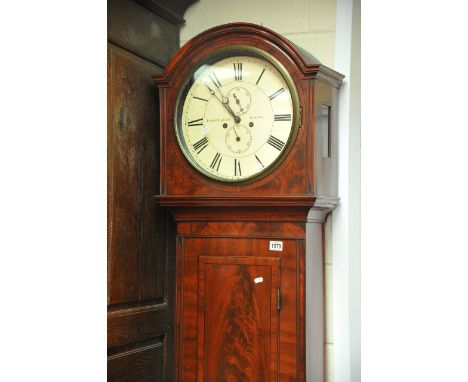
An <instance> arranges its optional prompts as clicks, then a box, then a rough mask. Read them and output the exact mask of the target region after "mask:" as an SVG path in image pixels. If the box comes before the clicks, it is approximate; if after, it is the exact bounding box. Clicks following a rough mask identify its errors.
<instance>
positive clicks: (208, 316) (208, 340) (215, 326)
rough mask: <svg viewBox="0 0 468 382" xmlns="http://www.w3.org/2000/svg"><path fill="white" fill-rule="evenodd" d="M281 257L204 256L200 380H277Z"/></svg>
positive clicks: (199, 342) (200, 304)
mask: <svg viewBox="0 0 468 382" xmlns="http://www.w3.org/2000/svg"><path fill="white" fill-rule="evenodd" d="M279 261H280V260H279V259H278V258H272V257H217V256H200V258H199V300H198V301H199V309H198V381H200V382H201V381H204V382H222V381H225V382H231V381H232V382H235V381H243V382H269V381H271V382H273V381H277V380H278V310H279V292H280V291H279V287H280V284H279V280H280V277H279V270H280V267H279Z"/></svg>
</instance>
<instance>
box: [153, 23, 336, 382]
mask: <svg viewBox="0 0 468 382" xmlns="http://www.w3.org/2000/svg"><path fill="white" fill-rule="evenodd" d="M232 45H241V46H249V47H254V48H256V49H260V50H262V51H265V52H266V53H268V54H269V55H271V56H273V57H274V58H275V59H276V60H277V61H279V62H280V63H281V64H282V66H284V68H286V70H287V71H288V72H289V74H290V76H291V78H292V80H293V81H294V84H295V86H296V89H297V93H298V98H299V106H300V109H301V112H300V115H299V118H300V120H299V125H300V128H299V130H298V133H297V137H296V139H295V141H294V144H293V146H292V147H291V149H290V150H289V152H288V154H287V155H286V156H285V157H284V158H283V160H282V161H281V163H279V164H278V165H277V166H276V167H275V168H274V170H273V171H271V172H270V173H269V174H267V175H266V176H264V177H262V178H261V179H259V180H257V181H255V180H253V181H250V182H241V183H223V182H219V181H216V180H213V179H210V178H208V177H206V176H204V175H202V174H201V173H199V172H198V171H197V170H196V169H195V168H194V167H193V166H192V165H191V164H190V163H189V162H188V160H187V159H186V158H185V156H184V154H183V153H182V152H181V149H180V147H179V145H178V142H177V137H176V133H175V120H174V116H175V108H176V104H177V99H178V96H179V94H180V91H181V90H182V89H183V87H184V85H185V82H186V81H187V78H188V77H189V76H190V74H191V73H193V72H194V70H195V69H196V67H198V65H199V64H200V63H201V62H203V60H204V58H205V57H209V56H212V55H213V54H216V52H217V51H218V50H222V49H224V48H226V47H228V46H232ZM343 78H344V76H343V75H341V74H339V73H337V72H336V71H334V70H332V69H330V68H327V67H325V66H324V65H322V64H320V62H319V61H318V60H317V59H315V58H314V57H313V56H312V55H310V54H309V53H307V52H305V51H304V50H302V49H301V48H299V47H297V46H295V45H294V44H292V43H291V42H290V41H288V40H287V39H285V38H284V37H282V36H281V35H279V34H277V33H275V32H273V31H271V30H269V29H267V28H265V27H262V26H258V25H254V24H249V23H233V24H226V25H222V26H218V27H214V28H212V29H209V30H207V31H205V32H203V33H201V34H199V35H197V36H196V37H194V38H193V39H192V40H190V41H188V42H187V43H186V44H185V45H184V46H183V47H182V48H181V49H180V50H179V51H178V53H176V55H175V56H174V57H173V58H172V59H171V60H170V62H169V64H168V66H167V67H166V69H165V70H164V72H163V73H162V74H161V75H157V76H154V79H155V82H156V84H157V86H158V88H159V101H160V163H161V165H160V194H159V195H156V196H155V197H156V199H157V201H158V202H159V203H160V205H162V206H164V207H167V208H169V209H170V211H171V212H172V214H173V216H174V220H175V222H176V239H175V246H174V247H175V250H174V252H175V253H173V256H175V262H176V288H175V289H176V291H175V310H174V311H175V318H174V338H175V340H174V341H175V350H176V354H175V368H176V370H175V376H176V381H184V382H191V381H211V380H213V381H215V380H216V378H219V376H220V375H222V376H223V377H227V376H228V375H230V376H232V377H234V378H237V379H235V380H244V381H260V380H261V381H282V382H283V381H304V380H306V378H307V381H323V380H324V309H323V305H324V301H323V295H324V288H323V222H324V221H325V218H326V216H327V214H328V213H329V212H330V211H331V210H332V209H333V208H334V207H335V206H336V205H337V204H338V201H339V198H338V194H337V165H338V163H337V160H338V156H337V154H338V153H337V135H338V134H337V121H336V114H337V113H336V108H337V96H338V89H339V87H340V85H341V82H342V80H343ZM270 241H282V242H283V251H281V252H278V251H272V250H270V249H269V242H270ZM168 248H171V245H170V243H168ZM214 264H216V267H215V268H210V267H212V266H214ZM255 266H257V267H264V268H258V269H263V270H268V272H267V273H268V274H270V275H274V277H273V276H272V277H270V278H269V279H268V280H269V281H268V282H265V287H266V291H265V292H264V293H263V294H260V295H258V296H256V295H252V293H253V292H252V289H251V285H250V283H249V280H248V279H249V278H250V276H254V275H253V274H252V273H251V272H253V271H252V270H255V269H257V268H255ZM233 267H234V268H233ZM265 267H266V268H265ZM231 268H232V269H237V270H238V272H237V273H236V272H234V273H229V272H228V271H229V269H231ZM212 269H218V270H219V274H223V275H224V276H225V278H224V279H223V281H220V280H219V279H216V277H215V276H213V273H212ZM223 272H224V273H223ZM226 272H227V273H226ZM265 272H266V271H265ZM240 274H242V275H244V276H243V277H240V276H239V275H240ZM210 275H211V276H210ZM213 277H214V278H213ZM215 280H216V281H215ZM214 282H215V284H213V283H214ZM210 283H211V284H210ZM220 283H221V284H220ZM223 283H225V284H223ZM267 284H268V285H267ZM236 285H237V286H240V287H239V288H236V287H234V286H236ZM242 285H243V286H244V287H241V286H242ZM262 285H263V284H262ZM212 288H215V289H216V288H219V290H222V291H224V293H226V295H225V296H224V297H225V299H227V300H228V301H230V309H229V311H225V312H224V313H225V314H224V315H221V316H222V317H221V316H220V311H219V309H218V310H216V309H215V310H213V309H212V308H210V307H212V306H213V304H219V303H220V302H219V301H218V302H216V299H215V297H213V295H212V294H209V293H208V294H207V293H206V291H207V290H211V289H212ZM239 291H243V292H239ZM306 291H307V292H306ZM239 293H241V294H240V295H239ZM249 293H250V294H249ZM255 293H256V292H255ZM236 294H237V295H236ZM273 296H276V299H274V298H273ZM213 299H214V300H213ZM239 301H243V302H239ZM246 301H253V302H252V303H255V304H256V303H258V302H259V301H269V305H268V306H270V307H272V306H275V307H276V308H277V309H271V311H270V312H269V314H270V317H269V320H266V321H265V320H263V319H262V318H260V317H257V318H258V320H259V321H258V322H260V323H261V324H262V325H259V326H258V327H257V328H256V329H255V328H252V327H251V326H249V325H245V326H242V325H241V327H240V332H241V333H240V334H242V336H241V337H242V338H244V339H245V338H247V339H248V338H250V339H251V340H252V341H251V343H250V344H248V345H249V346H250V350H251V351H250V353H251V354H250V356H249V357H245V354H242V352H243V351H242V350H239V348H236V347H234V344H233V343H234V342H236V341H237V340H239V338H238V337H236V334H233V333H231V335H230V336H228V337H227V338H228V339H230V341H231V342H233V343H232V344H231V345H232V346H231V348H230V349H238V350H237V351H234V350H232V352H231V353H232V354H231V353H229V354H224V353H223V352H225V349H226V344H225V343H224V344H223V345H221V344H219V343H218V344H213V343H211V342H210V338H216V337H220V338H224V337H223V333H222V332H217V331H216V330H217V329H216V328H215V327H211V326H210V325H211V324H210V323H211V322H217V321H220V320H221V321H223V320H224V321H225V325H224V328H226V327H232V325H234V324H235V325H238V321H239V319H240V318H241V317H240V316H241V315H242V312H243V309H242V306H244V305H245V302H246ZM254 311H255V312H257V313H258V312H259V308H258V306H256V307H255V309H254ZM213 312H217V313H216V314H215V313H213ZM232 312H235V313H234V316H233V313H232ZM228 313H229V314H228ZM258 314H260V313H258ZM238 315H240V316H238ZM262 320H263V321H262ZM241 321H242V320H241ZM213 325H214V324H213ZM265 325H267V326H268V330H266V329H265V327H264V326H265ZM218 329H219V328H218ZM256 331H260V332H261V333H260V334H259V333H257V332H256ZM237 334H238V335H239V333H237ZM260 337H261V338H267V339H268V344H269V345H268V346H266V345H265V343H263V342H262V343H260V342H258V341H259V340H254V339H255V338H257V339H258V338H260ZM244 345H245V344H244ZM244 348H245V346H244ZM267 348H268V349H267ZM252 354H253V356H252ZM223 356H226V358H225V359H224V361H223V359H220V358H219V357H223ZM227 359H231V360H232V359H235V360H236V361H235V366H234V367H233V365H230V364H229V362H227V361H226V360H227ZM262 359H268V360H269V361H268V362H260V360H262ZM236 373H237V374H236ZM246 373H247V374H246ZM249 373H250V374H249ZM216 375H217V376H218V377H216Z"/></svg>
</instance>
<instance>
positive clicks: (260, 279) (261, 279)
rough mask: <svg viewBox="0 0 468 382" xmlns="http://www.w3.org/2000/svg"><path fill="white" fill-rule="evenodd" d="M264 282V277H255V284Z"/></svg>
mask: <svg viewBox="0 0 468 382" xmlns="http://www.w3.org/2000/svg"><path fill="white" fill-rule="evenodd" d="M262 282H263V277H257V278H256V279H254V283H255V284H258V283H262Z"/></svg>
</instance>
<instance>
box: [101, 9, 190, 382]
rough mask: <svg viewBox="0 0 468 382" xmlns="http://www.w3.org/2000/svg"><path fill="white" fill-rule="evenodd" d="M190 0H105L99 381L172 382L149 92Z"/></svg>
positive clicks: (166, 251)
mask: <svg viewBox="0 0 468 382" xmlns="http://www.w3.org/2000/svg"><path fill="white" fill-rule="evenodd" d="M189 3H190V1H186V0H175V1H171V2H163V3H162V4H159V2H158V0H144V1H143V0H142V1H141V2H140V3H139V2H137V1H134V0H109V1H108V4H107V5H108V7H107V9H108V68H107V69H108V128H107V132H108V133H107V143H108V163H107V170H108V209H107V211H108V246H107V247H108V275H107V276H108V279H107V282H108V284H107V288H108V297H107V303H108V355H109V359H108V380H109V381H169V382H170V381H173V380H174V378H173V373H174V351H173V349H174V344H173V341H174V330H173V321H172V320H173V309H174V300H175V256H174V252H175V227H174V223H173V220H172V217H171V214H170V213H169V212H167V211H165V210H164V208H162V207H160V205H159V203H157V201H156V200H155V199H154V197H153V196H154V195H155V194H157V193H158V191H159V168H160V163H159V162H160V156H159V147H160V144H159V107H158V104H159V99H158V97H159V94H158V90H157V89H156V87H155V86H154V82H153V81H152V79H151V77H152V76H153V75H154V74H157V73H160V72H161V70H162V69H163V67H164V66H165V65H166V63H167V60H168V59H169V57H170V56H171V55H172V54H173V53H174V52H175V51H176V50H177V49H178V44H179V25H178V24H179V23H180V21H181V20H182V14H181V13H179V11H180V12H182V11H183V10H185V9H186V8H187V6H188V4H189Z"/></svg>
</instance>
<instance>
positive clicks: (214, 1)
mask: <svg viewBox="0 0 468 382" xmlns="http://www.w3.org/2000/svg"><path fill="white" fill-rule="evenodd" d="M285 4H286V2H285V1H281V0H255V1H253V0H238V1H219V0H201V1H198V2H197V3H195V4H194V5H192V6H191V7H190V8H189V9H188V10H187V12H186V13H185V15H184V17H185V20H186V23H185V25H184V26H183V27H182V28H181V30H180V44H181V45H183V44H184V43H185V42H187V41H188V40H190V39H191V38H192V37H193V36H195V35H197V34H198V33H200V32H202V31H204V30H206V29H208V28H211V27H213V26H215V25H220V24H226V23H229V22H234V21H245V22H252V23H255V24H260V25H263V26H265V27H267V28H270V29H273V30H274V31H275V32H278V33H280V34H282V35H284V36H285V37H286V38H288V39H289V40H291V41H292V42H293V43H295V44H297V45H299V46H301V47H302V48H304V49H306V50H308V51H309V52H311V53H312V54H313V55H314V56H315V57H316V58H317V59H318V60H319V61H320V62H322V63H323V64H325V65H327V66H330V67H332V68H333V64H334V55H335V10H336V4H335V2H334V1H329V0H292V1H288V2H287V6H285Z"/></svg>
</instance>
